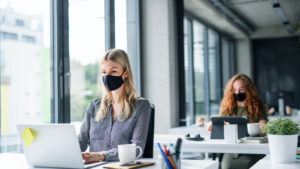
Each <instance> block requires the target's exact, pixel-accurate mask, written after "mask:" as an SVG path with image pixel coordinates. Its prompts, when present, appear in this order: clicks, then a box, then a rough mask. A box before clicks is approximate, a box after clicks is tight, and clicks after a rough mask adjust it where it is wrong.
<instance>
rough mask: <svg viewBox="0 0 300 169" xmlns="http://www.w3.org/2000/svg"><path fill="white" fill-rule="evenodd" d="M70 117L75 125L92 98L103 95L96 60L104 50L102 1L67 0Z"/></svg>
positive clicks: (77, 124) (77, 125)
mask: <svg viewBox="0 0 300 169" xmlns="http://www.w3.org/2000/svg"><path fill="white" fill-rule="evenodd" d="M69 29H70V34H69V39H70V67H71V70H70V71H71V121H72V123H73V124H75V125H76V128H77V129H78V128H79V127H80V124H81V121H82V119H83V116H84V113H85V111H86V109H87V107H88V105H89V103H90V102H91V100H92V99H95V98H99V97H101V96H102V86H101V85H102V83H100V80H101V79H100V74H99V60H100V58H101V57H102V55H103V54H104V53H105V32H104V31H105V20H104V1H103V0H101V1H99V0H85V1H78V0H70V1H69Z"/></svg>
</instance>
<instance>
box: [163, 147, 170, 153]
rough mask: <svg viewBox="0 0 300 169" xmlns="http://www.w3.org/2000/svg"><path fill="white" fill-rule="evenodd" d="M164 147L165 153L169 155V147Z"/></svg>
mask: <svg viewBox="0 0 300 169" xmlns="http://www.w3.org/2000/svg"><path fill="white" fill-rule="evenodd" d="M163 147H164V150H165V153H166V154H167V155H169V151H168V149H167V146H166V145H164V146H163Z"/></svg>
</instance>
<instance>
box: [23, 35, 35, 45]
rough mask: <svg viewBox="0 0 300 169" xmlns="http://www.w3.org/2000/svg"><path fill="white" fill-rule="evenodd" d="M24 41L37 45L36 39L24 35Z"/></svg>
mask: <svg viewBox="0 0 300 169" xmlns="http://www.w3.org/2000/svg"><path fill="white" fill-rule="evenodd" d="M22 41H23V42H27V43H35V37H33V36H27V35H22Z"/></svg>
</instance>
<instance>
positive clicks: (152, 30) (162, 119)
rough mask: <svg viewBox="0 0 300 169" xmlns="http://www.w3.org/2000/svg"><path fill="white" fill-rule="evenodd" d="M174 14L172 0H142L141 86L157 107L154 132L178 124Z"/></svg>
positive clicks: (165, 130) (163, 131)
mask: <svg viewBox="0 0 300 169" xmlns="http://www.w3.org/2000/svg"><path fill="white" fill-rule="evenodd" d="M175 17H176V13H175V2H174V1H173V0H143V1H142V21H141V22H142V69H143V74H142V80H143V86H142V87H143V92H144V97H146V98H148V99H150V101H151V102H152V103H153V104H154V105H155V108H156V109H155V133H167V132H168V130H169V128H170V127H174V126H177V125H178V124H179V120H178V117H179V113H178V111H179V105H178V103H179V101H178V91H179V89H178V74H177V52H176V51H177V49H176V44H177V42H176V18H175Z"/></svg>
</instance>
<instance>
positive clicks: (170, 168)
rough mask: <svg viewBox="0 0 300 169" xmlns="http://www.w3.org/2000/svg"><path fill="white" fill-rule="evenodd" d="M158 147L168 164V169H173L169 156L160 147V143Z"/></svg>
mask: <svg viewBox="0 0 300 169" xmlns="http://www.w3.org/2000/svg"><path fill="white" fill-rule="evenodd" d="M157 146H158V149H159V151H160V152H161V155H162V156H163V158H164V160H165V162H166V165H167V167H168V169H173V168H172V166H171V164H170V161H169V160H168V157H167V155H166V154H165V153H164V151H163V150H162V148H161V146H160V144H159V143H157Z"/></svg>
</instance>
